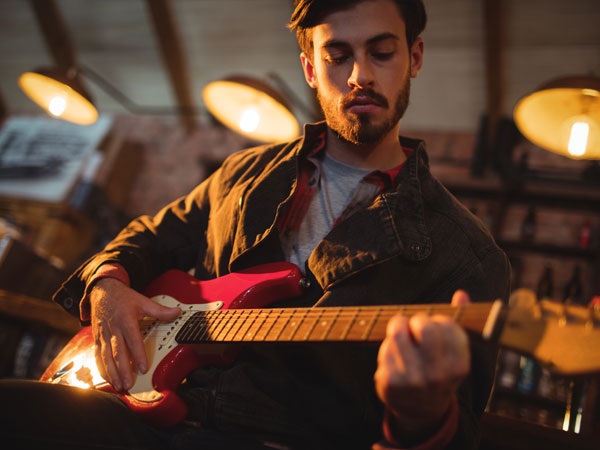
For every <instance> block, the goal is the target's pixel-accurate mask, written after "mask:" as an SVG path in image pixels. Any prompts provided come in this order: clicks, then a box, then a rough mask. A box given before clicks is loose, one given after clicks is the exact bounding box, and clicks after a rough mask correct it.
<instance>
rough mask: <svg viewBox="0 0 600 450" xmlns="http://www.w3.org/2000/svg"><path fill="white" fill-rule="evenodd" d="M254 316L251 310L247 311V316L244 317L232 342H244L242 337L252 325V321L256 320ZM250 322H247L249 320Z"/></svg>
mask: <svg viewBox="0 0 600 450" xmlns="http://www.w3.org/2000/svg"><path fill="white" fill-rule="evenodd" d="M253 316H255V314H254V313H253V311H252V310H248V314H247V315H246V319H245V320H244V321H243V322H242V326H241V327H240V328H239V329H238V332H237V333H236V335H235V336H234V338H233V341H234V342H241V341H243V340H244V337H245V336H246V331H248V329H249V328H250V327H251V326H252V324H253V323H254V320H256V317H253ZM251 318H252V320H249V319H251Z"/></svg>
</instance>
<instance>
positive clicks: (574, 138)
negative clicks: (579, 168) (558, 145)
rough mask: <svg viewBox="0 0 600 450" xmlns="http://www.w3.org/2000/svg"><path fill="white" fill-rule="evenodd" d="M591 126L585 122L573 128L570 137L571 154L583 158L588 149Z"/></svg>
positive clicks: (578, 123) (576, 123)
mask: <svg viewBox="0 0 600 450" xmlns="http://www.w3.org/2000/svg"><path fill="white" fill-rule="evenodd" d="M589 134H590V126H589V125H588V124H587V123H585V122H575V123H574V124H573V126H572V127H571V136H570V137H569V153H570V154H571V155H573V156H582V155H583V154H584V153H585V149H586V147H587V141H588V136H589Z"/></svg>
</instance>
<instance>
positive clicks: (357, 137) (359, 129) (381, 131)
mask: <svg viewBox="0 0 600 450" xmlns="http://www.w3.org/2000/svg"><path fill="white" fill-rule="evenodd" d="M359 95H360V96H366V97H369V98H371V99H372V100H374V101H375V102H376V103H377V105H379V106H381V107H382V108H384V109H387V110H388V112H389V113H390V114H388V115H387V116H386V117H384V118H383V119H382V120H380V121H376V120H375V118H373V117H372V115H371V114H369V113H362V114H348V113H346V112H345V111H346V105H348V104H349V103H350V102H351V101H352V100H353V99H354V98H356V97H357V96H359ZM409 97H410V75H409V74H407V76H406V78H405V80H404V83H403V85H402V87H401V89H400V91H399V92H398V95H397V97H396V100H395V102H394V103H393V109H392V110H391V111H389V102H388V101H387V99H386V98H385V97H384V96H383V95H381V94H379V93H377V92H375V91H374V90H373V89H370V88H367V89H354V90H353V91H351V92H350V93H348V94H347V95H345V96H344V98H343V99H342V102H341V105H342V111H339V109H338V107H337V105H338V102H337V101H335V100H329V99H326V98H325V97H323V96H322V94H321V92H320V91H319V90H318V89H317V98H318V99H319V104H320V105H321V109H322V110H323V114H324V115H325V121H326V122H327V126H328V127H329V128H330V129H331V130H332V131H333V132H335V133H336V134H337V136H338V137H339V138H340V139H342V140H345V141H348V142H350V143H352V144H355V145H359V144H370V143H375V142H378V141H380V140H381V139H383V138H384V137H385V136H386V135H387V134H388V133H389V132H390V131H391V130H392V129H393V128H394V127H395V126H396V124H397V123H398V122H399V121H400V119H401V118H402V116H404V113H405V112H406V108H407V107H408V101H409Z"/></svg>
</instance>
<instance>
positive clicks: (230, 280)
mask: <svg viewBox="0 0 600 450" xmlns="http://www.w3.org/2000/svg"><path fill="white" fill-rule="evenodd" d="M301 277H302V275H301V273H300V271H299V269H298V268H297V267H296V266H295V265H294V264H291V263H272V264H265V265H262V266H257V267H253V268H251V269H248V270H245V271H240V272H235V273H231V274H228V275H225V276H223V277H220V278H217V279H214V280H209V281H199V280H197V279H196V278H194V277H192V276H191V275H189V274H187V273H185V272H182V271H178V270H170V271H168V272H165V273H164V274H163V275H161V276H160V277H159V278H157V279H156V280H154V281H153V282H152V283H151V284H150V285H148V287H147V288H146V289H145V291H144V294H145V295H146V296H147V297H149V298H151V299H153V300H154V301H157V302H158V303H161V304H163V305H166V306H179V307H180V308H181V309H182V311H183V313H182V315H181V316H180V317H179V318H178V319H176V320H175V321H173V322H171V323H165V322H159V321H156V320H153V319H147V320H144V321H143V322H145V325H144V324H142V327H141V331H142V336H143V338H144V345H145V347H146V353H147V357H148V362H149V370H148V371H147V373H146V374H140V373H138V374H137V375H136V379H135V382H134V386H133V387H132V388H131V389H130V390H129V391H128V392H126V393H122V392H117V391H115V390H114V389H113V388H112V386H111V385H110V384H108V383H107V382H106V381H105V380H104V379H102V377H100V375H99V373H98V370H97V367H96V363H95V358H94V340H93V337H92V330H91V327H85V328H83V329H82V330H81V331H80V332H79V333H78V334H77V335H75V336H74V337H73V339H71V341H70V342H69V343H68V344H67V345H66V346H65V348H64V349H63V350H62V351H61V352H60V353H59V355H58V356H57V357H56V358H55V360H54V361H53V362H52V363H51V364H50V366H49V367H48V368H47V369H46V371H45V372H44V374H43V375H42V377H41V381H45V382H49V383H60V384H68V385H73V386H79V387H84V388H93V389H99V390H103V391H108V392H112V393H115V394H116V395H118V396H119V397H121V399H122V400H123V401H124V402H125V403H126V404H127V405H128V406H129V408H130V409H131V410H132V411H133V412H135V413H136V414H138V415H139V416H140V417H142V418H143V419H144V420H146V421H148V422H149V423H152V424H154V425H158V426H171V425H174V424H177V423H179V422H181V421H182V420H184V419H185V417H186V414H187V407H186V405H185V403H184V402H183V401H182V400H181V399H180V398H179V397H178V396H177V395H176V393H175V391H176V390H177V388H178V386H179V385H180V384H181V382H182V380H183V379H184V378H185V377H186V375H187V374H188V373H190V372H191V371H193V370H194V369H197V368H199V367H202V366H205V365H209V364H217V363H226V362H230V361H231V360H232V358H233V355H234V353H233V352H231V351H226V352H223V351H222V349H221V347H219V346H217V349H219V351H215V346H214V345H212V346H205V347H203V348H201V349H200V351H199V350H198V348H192V347H191V346H185V345H179V344H178V343H177V342H176V341H175V334H176V332H177V329H178V328H180V326H181V325H180V324H183V323H185V321H187V319H188V318H189V317H191V316H192V315H193V314H194V313H196V312H198V311H208V310H216V309H240V308H244V309H246V308H264V307H265V306H268V305H269V304H271V303H273V302H274V301H276V300H280V299H283V298H288V297H295V296H298V295H300V293H301V287H300V280H301Z"/></svg>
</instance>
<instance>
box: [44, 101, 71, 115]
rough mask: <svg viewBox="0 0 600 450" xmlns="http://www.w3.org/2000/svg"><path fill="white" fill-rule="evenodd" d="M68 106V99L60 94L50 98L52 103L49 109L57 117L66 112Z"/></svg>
mask: <svg viewBox="0 0 600 450" xmlns="http://www.w3.org/2000/svg"><path fill="white" fill-rule="evenodd" d="M66 107H67V101H66V100H65V99H64V98H63V97H60V96H56V97H54V98H53V99H52V100H50V104H49V105H48V111H50V113H51V114H52V115H54V116H56V117H59V116H60V115H61V114H62V113H64V112H65V108H66Z"/></svg>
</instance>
